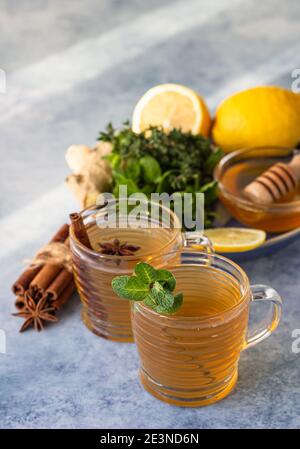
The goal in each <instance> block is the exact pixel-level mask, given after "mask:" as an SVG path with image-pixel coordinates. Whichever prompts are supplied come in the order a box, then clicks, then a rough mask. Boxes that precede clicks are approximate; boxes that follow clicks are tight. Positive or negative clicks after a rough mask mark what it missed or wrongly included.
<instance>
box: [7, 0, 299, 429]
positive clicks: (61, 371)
mask: <svg viewBox="0 0 300 449" xmlns="http://www.w3.org/2000/svg"><path fill="white" fill-rule="evenodd" d="M299 19H300V4H299V1H298V0H289V2H288V7H287V3H283V2H281V1H280V0H266V1H264V2H261V1H260V0H249V1H241V0H240V1H238V0H234V1H229V0H217V1H214V2H212V1H211V0H201V1H199V0H186V1H184V0H177V1H173V0H159V1H158V0H151V1H138V0H127V1H126V2H122V1H120V0H102V1H101V2H99V1H97V0H86V1H85V2H84V4H83V3H82V2H81V1H80V0H74V1H72V2H61V1H59V0H54V1H50V0H46V1H30V0H26V1H23V2H18V1H17V0H3V1H2V3H1V10H0V29H1V53H0V54H1V56H0V69H1V70H4V71H5V74H6V93H5V94H3V93H1V94H0V128H1V134H0V135H1V149H0V152H1V153H0V154H1V163H0V180H1V189H0V236H1V246H0V263H1V270H0V296H1V298H0V329H1V332H0V334H1V343H2V344H1V345H0V347H1V349H2V350H4V336H5V337H6V353H0V379H1V382H0V427H2V428H47V427H51V428H127V427H128V428H161V427H163V428H166V429H176V428H185V429H193V428H218V427H220V428H299V427H300V387H299V385H300V354H296V353H293V352H292V343H293V338H292V332H293V331H294V330H295V329H300V293H299V292H300V276H299V273H300V257H299V254H300V241H299V240H298V241H296V242H293V243H292V244H291V245H289V246H287V247H286V248H283V249H281V250H280V251H279V252H277V253H276V254H272V255H270V256H268V257H260V258H259V259H257V260H255V261H253V260H252V261H247V262H243V261H242V262H241V264H242V266H243V267H244V268H245V270H246V271H247V273H248V275H249V278H250V280H251V282H252V283H263V284H270V285H272V286H273V287H274V288H276V289H277V290H278V291H279V292H280V294H281V295H282V297H283V299H284V315H283V319H282V322H281V324H280V326H279V328H278V329H277V331H276V333H275V334H274V335H273V336H271V337H270V338H268V339H267V340H265V341H264V342H262V343H261V344H259V345H258V346H256V347H254V348H253V349H249V350H247V351H245V352H244V353H243V354H242V355H241V359H240V376H239V380H238V383H237V386H236V388H235V390H234V392H233V393H232V394H231V395H230V396H228V397H227V398H226V399H224V400H223V401H221V402H219V403H216V404H214V405H211V406H208V407H204V408H199V409H182V408H176V407H173V406H169V405H167V404H164V403H161V402H159V401H158V400H156V399H154V398H153V397H151V396H150V395H149V394H147V393H146V392H145V391H144V390H143V388H142V387H141V386H140V384H139V381H138V377H137V370H138V357H137V353H136V349H135V347H134V345H133V344H118V343H113V342H110V341H105V340H103V339H101V338H99V337H97V336H95V335H93V334H92V333H91V332H89V331H88V330H87V329H86V328H85V326H84V325H83V324H82V322H81V320H80V313H79V312H80V302H79V299H78V297H77V296H76V295H74V297H73V299H72V301H70V302H69V303H68V304H67V306H66V307H65V308H64V309H63V311H62V312H61V319H60V321H59V322H58V323H57V324H55V325H52V326H49V327H48V328H47V330H45V331H44V332H42V333H40V334H39V335H37V334H36V333H35V332H34V331H28V332H25V333H24V334H19V333H18V329H19V327H20V325H21V322H20V321H21V320H19V319H16V318H13V317H12V316H11V313H12V312H13V311H14V307H13V301H14V298H13V295H12V293H11V291H10V286H11V284H12V283H13V281H14V280H15V279H16V278H17V276H18V274H19V273H20V272H21V270H22V268H23V263H22V261H23V260H24V259H26V258H28V257H32V256H33V254H34V252H35V251H36V250H37V249H38V248H39V247H40V246H41V245H42V244H44V243H45V242H46V241H47V239H48V238H49V237H50V236H51V234H53V232H54V231H55V230H56V229H57V228H58V227H59V226H60V225H61V224H62V223H63V222H64V221H67V217H68V213H69V212H71V211H73V210H76V209H78V205H77V203H76V201H75V200H74V199H73V198H72V196H71V194H70V193H69V192H68V191H67V189H66V187H65V186H64V184H63V182H64V178H65V176H66V175H67V174H68V167H67V166H66V163H65V161H64V153H65V150H66V148H67V147H68V146H69V145H70V144H72V143H86V144H88V145H92V144H93V143H94V142H95V140H96V137H97V134H98V132H99V131H100V130H101V129H102V128H103V127H104V125H105V124H106V123H107V122H108V121H109V120H112V121H113V122H114V123H115V124H120V123H121V122H122V121H123V120H125V119H126V118H128V117H129V118H130V117H131V114H132V109H133V106H134V104H135V102H136V101H137V100H138V98H139V97H140V96H141V95H142V94H143V93H144V92H145V91H146V90H147V89H148V88H149V87H151V86H153V85H155V84H157V83H162V82H179V83H182V84H185V85H188V86H190V87H192V88H194V89H196V90H197V91H199V92H200V93H201V94H202V95H203V96H205V98H207V102H208V105H209V107H210V108H211V110H214V108H215V107H216V105H217V103H218V102H219V101H220V100H222V98H224V97H225V96H226V95H228V94H231V93H233V92H234V91H236V90H238V89H241V88H245V87H249V86H253V85H257V84H263V83H267V84H279V85H281V86H284V87H287V88H290V87H291V83H292V76H291V74H292V71H293V70H294V69H295V68H297V67H299V66H300V60H299V54H300V39H299V38H300V29H299ZM0 91H1V89H0ZM256 315H257V314H256Z"/></svg>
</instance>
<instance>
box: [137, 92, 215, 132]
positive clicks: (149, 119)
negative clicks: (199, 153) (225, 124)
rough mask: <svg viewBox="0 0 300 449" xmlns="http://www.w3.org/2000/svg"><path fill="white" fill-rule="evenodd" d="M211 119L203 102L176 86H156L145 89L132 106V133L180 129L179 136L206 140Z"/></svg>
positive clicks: (192, 93)
mask: <svg viewBox="0 0 300 449" xmlns="http://www.w3.org/2000/svg"><path fill="white" fill-rule="evenodd" d="M210 125H211V119H210V115H209V111H208V109H207V107H206V104H205V103H204V101H203V99H202V98H201V97H200V96H199V95H198V94H197V93H195V92H194V91H193V90H192V89H189V88H188V87H185V86H181V85H180V84H160V85H158V86H155V87H152V88H151V89H149V90H148V91H147V92H146V93H145V94H144V95H143V96H142V98H141V99H140V100H139V101H138V103H137V105H136V106H135V109H134V112H133V118H132V129H133V131H134V132H136V133H140V132H142V131H144V130H145V129H147V128H149V126H162V127H163V129H164V130H165V131H170V130H171V129H173V128H180V129H181V130H182V131H183V132H188V131H190V132H192V133H193V134H203V135H204V136H208V134H209V131H210Z"/></svg>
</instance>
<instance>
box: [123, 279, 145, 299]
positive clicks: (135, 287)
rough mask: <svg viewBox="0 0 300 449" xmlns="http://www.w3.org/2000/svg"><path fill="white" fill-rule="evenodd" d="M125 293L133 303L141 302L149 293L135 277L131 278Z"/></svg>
mask: <svg viewBox="0 0 300 449" xmlns="http://www.w3.org/2000/svg"><path fill="white" fill-rule="evenodd" d="M126 291H127V292H128V293H129V294H130V295H131V297H130V299H131V300H133V301H142V300H143V299H144V298H145V296H147V294H148V293H149V286H148V285H147V284H145V283H144V282H143V281H142V280H140V279H139V278H138V277H136V276H131V277H130V278H129V280H128V282H127V284H126Z"/></svg>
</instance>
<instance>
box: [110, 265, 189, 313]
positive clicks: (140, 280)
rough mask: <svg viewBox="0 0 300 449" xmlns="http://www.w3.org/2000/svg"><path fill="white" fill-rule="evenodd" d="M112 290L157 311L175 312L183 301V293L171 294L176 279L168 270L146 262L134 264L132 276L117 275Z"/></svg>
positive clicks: (121, 296) (120, 295) (122, 296)
mask: <svg viewBox="0 0 300 449" xmlns="http://www.w3.org/2000/svg"><path fill="white" fill-rule="evenodd" d="M111 286H112V289H113V291H114V292H115V293H116V294H117V295H118V296H119V297H120V298H123V299H129V300H131V301H143V302H144V304H146V305H147V306H148V307H150V308H151V309H153V310H154V311H155V312H157V313H162V314H171V313H175V312H176V311H177V310H178V309H179V308H180V307H181V306H182V302H183V294H182V293H177V294H176V295H174V294H173V291H174V289H175V287H176V279H175V277H174V276H173V274H172V273H171V272H170V271H168V270H157V269H155V268H154V267H152V266H151V265H149V264H148V263H146V262H140V263H138V264H137V265H136V266H135V269H134V274H133V275H132V276H117V277H115V278H114V279H113V280H112V283H111Z"/></svg>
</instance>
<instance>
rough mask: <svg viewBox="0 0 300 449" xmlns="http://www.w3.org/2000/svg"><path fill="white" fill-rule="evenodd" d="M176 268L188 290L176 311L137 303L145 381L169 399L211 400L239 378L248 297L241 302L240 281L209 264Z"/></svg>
mask: <svg viewBox="0 0 300 449" xmlns="http://www.w3.org/2000/svg"><path fill="white" fill-rule="evenodd" d="M171 271H172V272H173V274H174V275H175V277H176V279H177V286H176V291H178V292H179V291H181V292H183V294H184V303H183V306H182V308H181V309H180V310H179V311H178V312H177V313H176V314H174V315H173V316H172V317H171V318H170V317H166V316H164V315H159V314H155V316H153V315H154V314H153V313H152V312H151V311H149V309H147V308H146V307H145V306H139V304H136V303H135V304H134V305H133V312H132V314H133V331H134V336H135V342H136V344H137V347H138V351H139V354H140V358H141V361H142V367H141V371H140V376H141V381H142V383H143V385H144V387H145V388H146V389H147V390H148V391H149V392H150V393H152V394H153V395H154V396H156V397H157V398H159V399H161V400H164V401H165V402H169V403H172V404H175V405H184V406H197V405H206V404H209V403H211V402H215V401H216V400H218V399H221V398H222V397H224V396H226V395H227V394H228V392H229V391H230V390H231V389H232V388H233V386H234V384H235V382H236V380H237V364H238V359H239V356H240V352H241V350H242V348H243V345H244V342H245V333H246V329H247V321H248V302H247V303H245V304H242V307H241V306H240V305H239V306H237V305H238V303H239V302H240V300H241V291H240V287H239V285H238V283H237V281H236V280H235V279H234V278H233V277H231V276H230V275H228V274H226V272H221V271H220V270H218V269H215V268H212V267H210V266H209V265H208V266H196V265H195V266H193V265H181V266H178V267H174V268H172V269H171ZM234 306H237V307H234ZM230 309H232V311H231V312H229V310H230ZM235 309H236V310H235Z"/></svg>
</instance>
